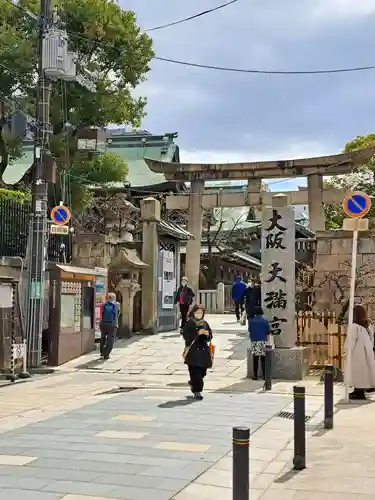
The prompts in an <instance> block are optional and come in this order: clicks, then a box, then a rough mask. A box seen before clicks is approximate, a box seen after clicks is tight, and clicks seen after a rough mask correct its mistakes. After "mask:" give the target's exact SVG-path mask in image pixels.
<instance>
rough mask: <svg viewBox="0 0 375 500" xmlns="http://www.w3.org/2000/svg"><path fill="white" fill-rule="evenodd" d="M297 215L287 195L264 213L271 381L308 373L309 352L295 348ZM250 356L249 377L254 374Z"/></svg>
mask: <svg viewBox="0 0 375 500" xmlns="http://www.w3.org/2000/svg"><path fill="white" fill-rule="evenodd" d="M295 231H296V229H295V216H294V208H293V207H291V206H288V199H287V197H286V196H285V195H282V194H279V195H275V196H274V197H273V199H272V206H271V207H265V208H263V210H262V236H261V237H262V241H261V259H262V272H261V287H262V308H263V312H264V317H265V318H266V319H267V320H268V321H269V324H270V330H271V333H272V336H273V339H274V342H275V346H276V348H275V350H274V353H273V362H272V378H274V379H275V378H276V379H284V380H301V379H303V378H304V376H306V375H307V373H308V367H309V363H308V361H309V360H308V349H307V348H305V347H300V346H296V339H297V332H296V320H295V317H296V305H295V304H296V296H295V288H296V286H295V265H296V258H295V240H296V237H295ZM252 362H253V360H252V356H250V353H249V354H248V362H247V372H248V377H251V376H252V374H253V369H252Z"/></svg>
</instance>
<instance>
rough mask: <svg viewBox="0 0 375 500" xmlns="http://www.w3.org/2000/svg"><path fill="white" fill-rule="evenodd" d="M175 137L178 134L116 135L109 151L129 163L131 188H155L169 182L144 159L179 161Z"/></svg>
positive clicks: (109, 144) (110, 140)
mask: <svg viewBox="0 0 375 500" xmlns="http://www.w3.org/2000/svg"><path fill="white" fill-rule="evenodd" d="M175 137H176V134H165V135H151V134H149V133H148V132H146V131H144V132H139V133H124V134H123V135H119V134H118V133H116V134H115V135H112V136H111V137H109V139H108V141H107V148H108V149H107V150H108V151H110V152H112V153H115V154H116V155H118V156H119V157H120V158H122V159H124V160H125V161H127V163H128V177H127V182H128V183H129V184H130V185H131V187H143V186H153V185H156V184H162V183H164V182H167V181H166V179H165V177H164V175H163V174H157V173H155V172H152V170H150V169H149V167H148V166H147V164H146V163H145V161H144V160H143V158H144V157H145V156H146V157H147V158H152V159H155V160H161V161H176V160H177V161H178V159H179V158H178V155H179V150H178V146H177V144H175V142H174V138H175ZM113 187H116V185H114V186H113ZM119 187H121V183H119Z"/></svg>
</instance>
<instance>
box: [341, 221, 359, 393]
mask: <svg viewBox="0 0 375 500" xmlns="http://www.w3.org/2000/svg"><path fill="white" fill-rule="evenodd" d="M359 220H360V219H357V220H356V223H357V224H356V229H354V231H353V243H352V265H351V275H350V293H349V312H348V328H349V327H350V325H352V324H353V308H354V296H355V280H356V276H357V250H358V221H359ZM346 356H347V357H346V361H345V363H346V364H347V365H348V366H350V365H351V351H350V349H349V350H348V352H347V353H346ZM345 379H346V380H347V377H345V371H344V380H345ZM345 400H346V401H349V385H348V383H347V382H345Z"/></svg>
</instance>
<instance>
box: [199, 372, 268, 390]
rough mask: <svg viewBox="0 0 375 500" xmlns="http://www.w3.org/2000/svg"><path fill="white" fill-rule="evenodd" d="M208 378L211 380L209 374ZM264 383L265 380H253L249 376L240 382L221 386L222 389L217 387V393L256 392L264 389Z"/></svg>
mask: <svg viewBox="0 0 375 500" xmlns="http://www.w3.org/2000/svg"><path fill="white" fill-rule="evenodd" d="M207 380H209V375H208V376H207ZM263 385H264V381H263V380H251V379H249V378H244V379H242V380H241V381H240V382H235V383H234V384H230V385H227V386H225V387H221V388H220V389H216V391H214V392H217V393H224V394H228V393H232V392H233V393H243V392H255V391H259V389H262V388H263Z"/></svg>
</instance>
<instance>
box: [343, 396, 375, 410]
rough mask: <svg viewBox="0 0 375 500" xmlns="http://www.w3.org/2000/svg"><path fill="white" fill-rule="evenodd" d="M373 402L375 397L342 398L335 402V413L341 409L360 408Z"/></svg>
mask: <svg viewBox="0 0 375 500" xmlns="http://www.w3.org/2000/svg"><path fill="white" fill-rule="evenodd" d="M372 403H375V400H374V399H365V400H363V401H360V400H353V401H346V400H345V399H340V401H338V402H337V403H336V404H335V407H336V411H335V413H338V412H339V411H342V410H352V409H354V408H360V407H361V406H367V405H371V404H372Z"/></svg>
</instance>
